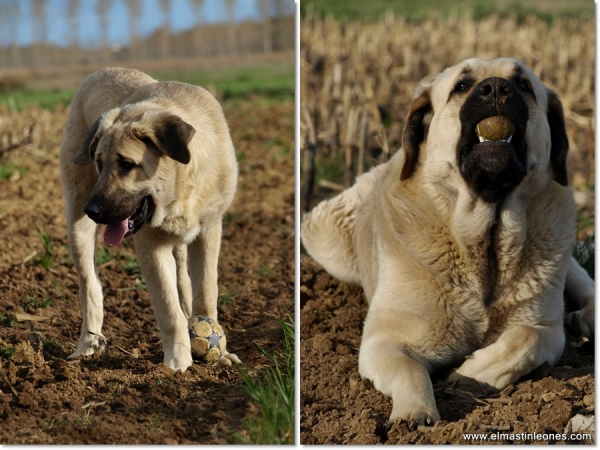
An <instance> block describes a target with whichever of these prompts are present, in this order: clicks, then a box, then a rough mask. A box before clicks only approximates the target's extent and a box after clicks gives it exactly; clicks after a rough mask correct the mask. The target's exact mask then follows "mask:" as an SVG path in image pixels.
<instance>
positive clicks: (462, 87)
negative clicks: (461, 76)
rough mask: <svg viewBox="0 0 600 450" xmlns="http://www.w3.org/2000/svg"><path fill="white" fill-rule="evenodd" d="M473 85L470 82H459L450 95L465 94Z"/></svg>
mask: <svg viewBox="0 0 600 450" xmlns="http://www.w3.org/2000/svg"><path fill="white" fill-rule="evenodd" d="M472 84H473V83H472V82H471V81H470V80H461V81H459V82H458V83H456V85H455V86H454V89H453V90H452V93H459V92H466V91H468V90H469V89H470V88H471V85H472Z"/></svg>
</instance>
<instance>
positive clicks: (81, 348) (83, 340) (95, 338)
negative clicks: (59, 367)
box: [67, 332, 108, 359]
mask: <svg viewBox="0 0 600 450" xmlns="http://www.w3.org/2000/svg"><path fill="white" fill-rule="evenodd" d="M107 342H108V341H107V339H106V338H105V337H104V336H102V335H100V334H95V333H94V334H92V333H88V332H84V333H82V334H81V337H80V338H79V344H78V345H77V350H75V352H74V353H72V354H70V355H69V356H67V359H73V358H77V357H78V356H89V355H93V354H94V353H98V354H101V353H102V352H103V351H104V350H105V349H106V344H107Z"/></svg>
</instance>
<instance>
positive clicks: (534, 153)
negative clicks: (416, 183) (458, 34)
mask: <svg viewBox="0 0 600 450" xmlns="http://www.w3.org/2000/svg"><path fill="white" fill-rule="evenodd" d="M491 117H494V118H499V119H500V120H501V121H502V124H503V126H506V127H507V128H508V129H509V130H510V134H509V133H505V134H502V133H501V136H500V138H499V136H498V135H496V136H493V138H491V139H489V140H486V139H485V137H486V135H485V134H483V138H480V136H479V135H478V134H481V133H480V132H479V131H478V125H479V127H480V129H481V128H483V124H485V123H490V122H489V121H490V119H489V118H491ZM485 119H487V120H485ZM488 137H489V136H488ZM402 147H403V151H404V153H405V158H404V164H403V167H402V171H401V177H400V178H401V180H407V179H409V178H410V177H412V176H413V174H414V172H415V171H416V170H418V169H419V165H420V162H423V161H424V159H426V160H427V163H426V164H423V168H422V170H424V171H427V172H428V175H427V176H426V178H427V179H428V180H433V179H434V178H443V177H447V176H451V175H452V174H460V178H462V180H463V182H464V183H465V184H466V185H467V187H468V188H469V189H470V190H471V191H472V192H473V193H474V194H475V195H476V196H477V197H479V198H481V199H482V200H484V201H486V202H497V201H499V200H501V199H502V198H504V197H505V196H506V195H508V194H509V193H510V192H511V191H512V190H513V189H515V188H516V187H517V186H518V185H519V184H520V183H521V182H522V181H523V179H524V178H525V177H527V176H528V175H529V174H532V173H535V176H536V177H537V178H538V179H541V180H548V179H550V178H552V179H554V180H555V181H556V182H558V183H560V184H561V185H567V171H566V158H567V152H568V147H569V145H568V139H567V133H566V129H565V123H564V115H563V110H562V106H561V103H560V101H559V99H558V97H557V96H556V94H555V93H554V92H553V91H551V90H550V89H548V88H547V87H546V86H544V84H543V83H542V82H541V81H540V80H539V78H538V77H537V76H536V75H535V74H534V73H533V72H532V71H531V70H530V69H529V68H528V67H526V66H525V65H524V64H523V63H521V62H519V61H517V60H514V59H509V58H500V59H495V60H491V61H487V60H482V59H468V60H466V61H463V62H462V63H460V64H458V65H456V66H453V67H450V68H448V69H446V70H445V71H444V72H442V73H440V74H438V75H436V76H435V77H433V78H430V79H429V80H428V81H425V82H422V84H421V85H419V87H418V88H417V89H416V91H415V100H414V101H413V104H412V106H411V109H410V112H409V114H408V118H407V122H406V126H405V128H404V134H403V137H402Z"/></svg>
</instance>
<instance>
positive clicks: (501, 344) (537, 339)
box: [448, 323, 565, 389]
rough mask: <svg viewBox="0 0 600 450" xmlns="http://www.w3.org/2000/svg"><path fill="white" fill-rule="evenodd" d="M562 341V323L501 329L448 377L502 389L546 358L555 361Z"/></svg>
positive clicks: (550, 361)
mask: <svg viewBox="0 0 600 450" xmlns="http://www.w3.org/2000/svg"><path fill="white" fill-rule="evenodd" d="M564 344H565V334H564V330H563V326H562V323H555V324H553V325H548V326H541V325H538V326H526V325H517V326H515V327H513V328H510V329H508V330H507V331H505V332H504V333H502V335H500V337H499V338H498V340H497V341H496V342H494V343H493V344H491V345H489V346H487V347H485V348H482V349H480V350H477V351H476V352H474V353H473V354H472V355H470V356H468V357H467V360H466V361H465V362H464V363H463V364H462V365H461V366H460V367H459V368H458V369H457V370H456V371H454V372H453V373H452V374H450V376H449V377H448V380H449V381H458V380H460V379H461V378H463V377H467V378H472V379H474V380H476V381H478V382H480V383H483V384H486V385H489V386H492V387H495V388H497V389H503V388H505V387H506V386H508V385H509V384H511V383H514V382H515V381H517V380H518V379H519V378H520V377H522V376H523V375H525V374H527V373H529V372H531V371H532V370H533V369H535V368H536V367H539V366H540V365H541V364H543V363H545V362H548V363H550V364H554V363H556V361H557V360H558V358H560V355H561V354H562V351H563V349H564Z"/></svg>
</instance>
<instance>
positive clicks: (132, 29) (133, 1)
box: [125, 0, 142, 60]
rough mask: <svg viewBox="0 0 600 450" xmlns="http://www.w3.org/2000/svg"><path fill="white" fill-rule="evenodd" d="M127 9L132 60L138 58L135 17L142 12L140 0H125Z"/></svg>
mask: <svg viewBox="0 0 600 450" xmlns="http://www.w3.org/2000/svg"><path fill="white" fill-rule="evenodd" d="M125 5H126V6H127V11H128V13H129V40H130V44H131V55H132V59H133V60H137V59H138V58H139V56H140V55H139V48H138V36H137V29H136V19H137V17H138V16H139V15H140V13H141V12H142V5H141V2H140V0H125Z"/></svg>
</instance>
